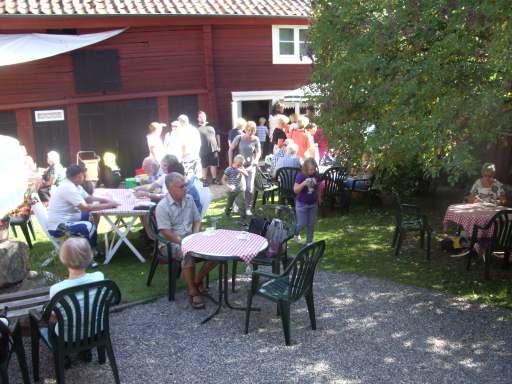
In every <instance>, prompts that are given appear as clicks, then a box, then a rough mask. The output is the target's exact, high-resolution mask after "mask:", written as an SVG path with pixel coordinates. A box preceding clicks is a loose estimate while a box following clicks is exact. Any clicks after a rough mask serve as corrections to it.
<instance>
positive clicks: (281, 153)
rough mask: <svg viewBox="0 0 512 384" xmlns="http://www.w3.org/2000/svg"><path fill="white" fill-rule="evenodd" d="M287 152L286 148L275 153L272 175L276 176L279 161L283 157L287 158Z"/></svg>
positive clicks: (271, 166) (271, 169)
mask: <svg viewBox="0 0 512 384" xmlns="http://www.w3.org/2000/svg"><path fill="white" fill-rule="evenodd" d="M285 151H286V148H283V149H280V150H279V151H277V152H276V153H274V156H272V162H271V164H270V171H271V173H272V174H275V172H276V165H277V161H278V160H279V159H280V158H281V157H285V156H286V152H285Z"/></svg>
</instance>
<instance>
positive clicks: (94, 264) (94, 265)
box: [89, 261, 99, 269]
mask: <svg viewBox="0 0 512 384" xmlns="http://www.w3.org/2000/svg"><path fill="white" fill-rule="evenodd" d="M98 267H99V264H98V263H97V262H95V261H92V262H91V264H89V268H93V269H94V268H98Z"/></svg>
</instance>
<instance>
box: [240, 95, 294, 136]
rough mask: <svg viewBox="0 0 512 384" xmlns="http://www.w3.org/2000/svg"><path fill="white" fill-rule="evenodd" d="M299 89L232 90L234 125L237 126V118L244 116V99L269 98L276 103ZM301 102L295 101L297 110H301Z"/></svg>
mask: <svg viewBox="0 0 512 384" xmlns="http://www.w3.org/2000/svg"><path fill="white" fill-rule="evenodd" d="M295 92H297V90H289V91H243V92H231V118H232V122H233V127H234V126H235V122H236V119H238V118H239V117H242V101H258V100H269V101H271V102H272V104H274V103H275V102H276V101H279V100H281V99H284V98H285V96H289V95H292V94H293V93H295ZM299 110H300V102H298V101H297V102H296V103H295V112H297V113H298V112H299Z"/></svg>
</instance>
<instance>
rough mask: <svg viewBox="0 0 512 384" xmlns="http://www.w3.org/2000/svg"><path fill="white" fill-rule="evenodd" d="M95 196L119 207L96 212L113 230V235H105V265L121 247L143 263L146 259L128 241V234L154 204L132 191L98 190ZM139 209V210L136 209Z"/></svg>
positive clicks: (95, 191)
mask: <svg viewBox="0 0 512 384" xmlns="http://www.w3.org/2000/svg"><path fill="white" fill-rule="evenodd" d="M94 196H96V197H103V198H106V199H109V200H114V201H116V202H117V203H119V206H118V207H116V208H111V209H103V210H101V211H94V212H93V214H94V215H96V216H97V217H103V218H105V220H106V221H107V222H108V223H109V225H110V226H111V228H112V232H113V233H112V234H111V235H110V234H109V233H106V234H105V264H108V263H109V262H110V260H112V257H114V255H115V253H116V252H117V250H118V249H119V247H120V246H121V244H123V243H124V244H126V246H127V247H128V248H129V249H130V250H131V251H132V253H133V254H134V255H135V256H136V257H137V258H138V259H139V260H140V261H141V262H142V263H143V262H145V261H146V259H145V258H144V257H143V256H142V255H141V253H140V252H139V251H138V250H137V248H135V246H134V245H133V244H132V243H131V242H130V240H129V239H128V234H129V233H130V231H131V229H132V228H133V226H134V225H135V223H136V222H137V219H141V220H142V219H143V217H144V216H146V215H147V214H148V210H149V207H150V206H151V205H152V204H153V203H151V201H150V200H149V199H147V198H138V197H136V196H135V195H134V193H133V190H131V189H110V188H96V189H95V190H94ZM135 208H138V209H135Z"/></svg>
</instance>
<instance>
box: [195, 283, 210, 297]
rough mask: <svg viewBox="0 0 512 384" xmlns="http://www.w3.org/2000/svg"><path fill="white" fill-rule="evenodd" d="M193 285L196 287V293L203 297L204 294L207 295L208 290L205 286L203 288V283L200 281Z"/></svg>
mask: <svg viewBox="0 0 512 384" xmlns="http://www.w3.org/2000/svg"><path fill="white" fill-rule="evenodd" d="M194 285H195V286H196V288H197V290H198V292H199V293H200V294H201V295H204V294H205V293H208V291H209V289H208V288H207V287H205V286H203V282H202V281H200V282H199V283H194Z"/></svg>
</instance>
